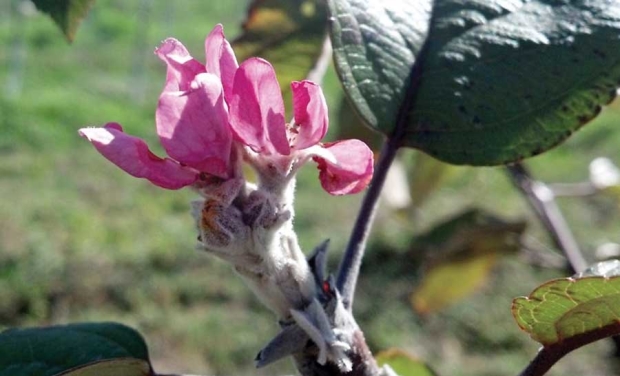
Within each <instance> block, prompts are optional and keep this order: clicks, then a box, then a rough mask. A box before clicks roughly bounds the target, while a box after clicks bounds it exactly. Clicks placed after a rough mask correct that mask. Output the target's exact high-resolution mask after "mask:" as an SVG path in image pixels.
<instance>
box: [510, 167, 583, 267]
mask: <svg viewBox="0 0 620 376" xmlns="http://www.w3.org/2000/svg"><path fill="white" fill-rule="evenodd" d="M507 169H508V174H509V176H510V178H511V179H512V182H513V183H514V185H515V186H516V187H517V188H518V189H519V191H520V192H521V193H522V194H523V195H524V196H525V198H526V199H527V201H528V203H529V204H530V206H531V207H532V209H534V212H535V213H536V215H537V216H538V218H539V219H540V221H541V222H542V224H543V226H545V228H546V229H547V231H548V232H549V235H550V236H551V239H552V240H553V242H554V243H555V245H556V246H557V247H558V248H559V249H560V250H561V251H562V253H563V254H564V255H565V256H566V259H567V260H568V263H569V265H568V269H569V271H570V273H571V274H574V273H578V272H581V271H583V270H584V269H586V268H587V266H588V264H587V262H586V260H585V258H584V257H583V253H582V252H581V250H580V249H579V245H578V244H577V241H576V240H575V237H574V236H573V233H572V232H571V230H570V228H569V227H568V224H567V223H566V220H565V219H564V216H563V215H562V212H561V211H560V208H559V207H558V205H557V203H556V201H555V195H554V193H553V191H552V190H551V189H550V188H549V187H548V186H547V185H546V184H545V183H543V182H540V181H536V180H534V179H533V178H532V176H531V175H530V173H529V171H527V169H526V168H525V166H524V165H523V164H521V163H515V164H513V165H510V166H507Z"/></svg>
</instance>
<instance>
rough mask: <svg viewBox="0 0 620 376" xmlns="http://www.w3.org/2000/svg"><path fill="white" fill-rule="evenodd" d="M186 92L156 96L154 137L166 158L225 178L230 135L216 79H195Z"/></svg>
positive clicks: (212, 77) (203, 75) (230, 140)
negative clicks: (164, 151) (155, 131)
mask: <svg viewBox="0 0 620 376" xmlns="http://www.w3.org/2000/svg"><path fill="white" fill-rule="evenodd" d="M192 86H193V88H192V89H190V91H188V92H181V91H175V92H168V91H164V92H163V93H162V95H161V96H160V97H159V103H158V105H157V111H156V112H155V122H156V124H157V134H158V135H159V137H160V140H161V143H162V145H163V146H164V148H165V149H166V152H167V153H168V155H169V156H171V157H172V158H174V159H176V160H177V161H179V162H181V163H183V164H186V165H188V166H190V167H193V168H195V169H197V170H199V171H204V172H208V173H210V174H212V175H216V176H219V177H222V178H226V177H228V165H229V163H228V159H229V157H230V149H231V145H232V134H231V131H230V126H229V125H228V111H227V109H226V103H225V101H224V95H223V92H222V84H221V82H220V80H219V78H218V77H217V76H215V75H213V74H210V73H202V74H200V75H198V76H197V77H196V80H195V81H194V82H193V84H192Z"/></svg>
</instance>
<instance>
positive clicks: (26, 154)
mask: <svg viewBox="0 0 620 376" xmlns="http://www.w3.org/2000/svg"><path fill="white" fill-rule="evenodd" d="M210 3H213V4H210ZM139 4H140V2H125V1H121V0H99V1H98V2H97V4H96V5H95V7H94V9H93V11H92V12H91V14H89V16H88V17H87V19H86V20H85V22H84V24H83V25H82V27H81V28H80V30H79V31H78V34H77V38H76V41H75V43H74V45H71V46H69V45H66V44H65V42H64V40H63V39H62V38H61V35H60V32H59V31H58V30H57V29H56V27H55V26H54V25H53V24H52V22H51V21H50V20H49V19H47V18H46V17H44V16H42V15H35V16H29V17H22V18H19V17H17V16H16V15H15V14H14V13H13V14H11V16H10V18H9V16H8V15H7V13H3V12H0V46H2V47H0V67H1V68H0V69H1V70H0V85H2V89H3V93H2V95H0V197H2V199H0V327H2V328H4V327H9V326H27V325H47V324H55V323H66V322H73V321H87V320H93V321H97V320H117V321H121V322H124V323H127V324H129V325H132V326H134V327H136V328H137V329H138V330H140V331H141V332H142V333H143V334H144V335H145V337H146V339H147V342H148V343H149V346H150V351H151V354H152V357H153V360H154V364H155V367H156V369H157V370H158V371H160V372H172V371H175V372H189V373H194V374H226V375H229V374H235V375H240V374H262V375H273V374H285V373H291V372H293V368H292V366H291V364H290V362H289V361H283V362H280V363H278V364H276V365H275V366H273V367H268V368H267V369H265V370H261V371H256V370H254V368H253V365H252V364H253V362H252V359H253V358H254V356H255V354H256V352H257V351H258V350H259V349H260V348H261V346H262V345H264V344H265V343H266V342H267V341H268V340H269V339H270V336H272V335H273V334H275V333H276V332H277V323H276V322H275V320H274V318H273V316H272V315H271V314H270V313H269V312H268V311H267V310H266V309H265V308H263V307H262V306H261V305H260V304H259V303H258V302H257V300H256V299H255V298H254V297H253V296H252V295H251V294H250V293H249V291H248V290H247V289H246V288H245V286H244V285H243V284H242V282H241V281H240V280H239V279H238V278H236V276H234V273H233V272H232V271H231V270H230V268H229V267H228V266H227V265H225V264H224V263H222V262H220V261H219V260H216V259H214V258H212V257H207V255H204V254H198V253H197V252H196V251H194V245H195V239H196V233H195V230H194V227H193V226H194V225H193V223H192V219H191V218H190V216H189V206H188V202H189V201H190V200H191V199H192V198H193V194H192V193H191V192H190V191H187V190H185V191H176V192H171V191H165V190H161V189H158V188H156V187H154V186H151V185H149V184H148V183H147V182H145V181H142V180H137V179H133V178H131V177H130V176H127V175H126V174H123V173H122V172H121V171H120V170H118V169H117V168H116V167H114V166H112V165H111V164H110V163H108V162H107V161H105V160H104V159H103V158H101V156H100V155H98V154H97V153H96V152H95V151H94V150H93V149H92V147H91V146H90V145H88V143H87V142H86V141H84V140H82V139H80V138H79V137H78V136H77V132H76V131H77V129H78V128H80V127H83V126H86V125H98V124H103V123H105V122H108V121H118V122H120V123H121V124H123V125H124V127H125V129H126V131H128V132H129V133H132V134H135V135H138V136H140V137H144V138H146V139H147V141H148V142H149V144H150V145H151V146H152V147H153V149H154V150H157V151H158V152H160V153H161V148H160V147H159V146H158V145H157V140H156V135H155V132H154V124H153V119H154V109H155V104H156V101H157V96H158V95H159V91H160V90H161V87H162V85H163V81H164V67H163V64H162V63H161V62H159V61H158V59H157V58H156V57H155V56H154V55H153V54H152V50H153V49H154V48H155V47H156V46H157V45H158V44H159V41H161V40H162V39H164V38H166V37H168V36H175V37H177V38H178V39H180V40H181V41H183V42H184V43H185V44H186V46H188V48H189V49H190V51H193V52H194V55H195V56H196V57H197V58H199V59H201V60H202V59H203V56H202V51H203V47H202V44H203V41H204V36H205V35H206V34H207V33H208V32H209V31H210V30H211V28H212V27H213V25H214V24H215V23H217V22H221V23H223V24H224V25H225V28H226V32H227V35H228V36H229V37H231V38H232V37H234V36H235V35H236V33H237V32H238V31H239V25H240V22H241V20H242V19H243V16H244V14H245V9H244V4H245V2H198V1H189V0H185V1H175V2H152V3H151V4H153V5H152V8H151V9H149V12H148V17H147V18H148V21H145V20H146V19H145V18H142V19H141V18H140V17H145V16H144V14H145V13H144V12H145V10H144V9H143V8H142V9H141V8H140V7H139ZM141 15H142V16H141ZM20 45H21V46H22V47H19V46H20ZM20 48H21V50H20ZM19 54H23V56H25V57H24V58H23V59H22V60H20V58H19ZM17 63H19V65H20V66H21V68H16V66H17V65H16V64H17ZM20 72H21V73H20ZM20 74H21V76H20ZM15 82H18V83H19V85H16V86H15V85H14V83H15ZM19 87H21V90H17V89H16V88H19ZM11 88H13V89H11ZM325 88H326V93H327V96H328V100H329V102H330V104H331V105H332V119H336V117H337V116H336V113H335V111H333V110H334V109H335V104H336V103H338V101H339V92H338V83H337V80H336V79H335V76H334V74H333V72H331V73H330V74H329V75H328V77H327V80H326V82H325ZM614 111H615V112H614ZM619 119H620V117H619V115H618V110H617V109H613V108H612V110H608V111H606V113H604V115H603V116H602V117H601V118H600V119H599V120H597V122H598V124H593V125H589V126H587V127H586V128H585V129H584V130H582V131H580V132H578V133H577V134H576V135H575V136H574V137H573V138H571V139H570V140H569V141H568V142H567V143H565V144H564V145H562V146H560V147H558V148H557V149H555V150H553V151H551V152H549V153H547V154H545V155H543V156H540V157H536V158H533V159H532V160H531V162H530V164H531V167H532V170H533V171H534V172H535V174H536V176H537V177H539V178H541V179H544V180H548V181H562V182H566V181H580V180H583V179H585V178H586V177H587V165H588V163H589V161H590V160H591V159H593V158H595V157H597V156H607V157H609V158H611V159H612V160H615V161H616V162H617V163H620V157H619V156H618V145H620V131H619V130H618V127H617V122H618V121H619ZM332 127H333V129H334V130H335V129H337V128H338V124H336V123H335V122H332ZM316 175H317V172H316V170H315V169H314V168H312V167H306V168H305V169H304V171H303V172H302V174H301V176H300V178H299V183H298V196H297V197H298V198H297V201H296V210H297V216H296V228H297V230H298V231H299V237H300V241H301V243H302V246H303V248H304V249H306V250H310V249H312V247H313V246H315V245H316V244H318V243H319V242H321V241H322V240H323V239H325V238H331V239H332V243H331V244H332V253H333V254H332V262H333V264H334V267H335V265H336V262H337V259H338V256H339V254H340V251H341V250H342V249H343V247H344V246H345V244H346V239H347V237H348V233H349V231H350V228H351V226H352V223H353V221H354V216H355V214H356V211H357V207H358V204H359V200H360V198H361V197H359V196H358V197H346V198H334V197H330V196H328V195H327V194H326V193H324V192H323V191H322V190H321V189H320V187H319V183H318V179H317V178H316ZM317 203H319V204H317ZM560 204H561V205H562V209H564V210H565V212H566V215H567V219H568V221H569V222H570V223H571V225H572V227H573V229H574V230H575V233H576V235H577V237H578V239H579V240H580V242H581V243H582V245H583V246H584V249H585V250H586V251H587V257H588V259H589V260H590V261H594V256H593V250H594V248H595V247H596V246H597V245H599V244H601V243H602V242H605V241H618V240H619V239H618V235H617V229H618V227H619V225H620V217H619V216H618V201H617V200H616V199H614V198H613V197H597V198H589V199H562V200H561V202H560ZM472 206H479V207H483V208H486V209H488V210H491V211H493V212H495V213H497V214H500V215H504V216H507V217H509V218H519V217H524V216H525V217H527V218H528V219H529V220H530V221H531V223H532V224H531V226H530V227H529V229H528V234H529V236H531V237H534V238H536V239H538V240H540V241H541V242H542V243H543V244H546V246H547V247H549V245H548V244H549V243H548V240H547V238H546V235H545V233H544V232H543V231H542V230H541V229H540V227H539V226H538V225H537V224H536V221H535V219H534V218H533V216H532V214H531V213H530V212H529V211H528V209H527V206H526V205H525V203H524V201H523V199H522V198H521V197H520V196H519V195H518V194H517V193H516V192H515V191H514V190H513V189H512V187H511V186H510V184H509V182H508V179H507V178H506V177H505V176H504V173H503V171H502V170H501V169H499V168H478V169H474V168H470V167H461V168H458V169H457V171H456V173H455V174H453V176H452V177H451V178H450V179H449V180H448V181H447V182H446V183H445V184H444V185H442V186H441V187H440V188H438V189H437V190H436V192H434V194H433V195H432V196H430V198H429V199H427V200H426V202H425V203H424V205H423V206H422V207H421V208H420V209H419V210H418V211H417V212H416V220H415V222H403V221H402V220H401V219H398V218H396V217H395V216H393V215H392V214H390V213H389V212H387V211H385V210H383V211H382V212H381V213H380V214H379V222H378V224H377V227H376V229H375V231H374V232H373V240H372V242H371V247H370V249H369V257H370V261H371V262H369V263H367V264H366V266H365V268H364V271H363V274H362V277H361V281H360V289H359V292H358V294H357V300H356V314H357V317H358V318H359V321H360V325H361V326H362V328H363V329H364V330H365V331H366V336H367V339H368V341H369V343H370V345H371V347H372V349H373V350H374V351H378V350H381V349H384V348H387V347H390V346H398V347H401V348H404V349H407V350H409V351H411V352H413V353H415V354H417V355H418V356H419V357H422V358H425V359H427V360H429V361H430V362H431V364H433V366H434V368H435V369H437V370H438V371H439V372H440V374H442V375H457V376H458V375H463V376H465V375H512V374H517V373H518V371H519V370H520V369H521V368H522V367H523V366H524V365H525V364H526V362H527V361H528V359H529V358H530V357H531V356H533V355H534V353H535V352H536V348H537V344H536V343H534V342H533V341H531V340H529V338H528V337H527V335H525V334H523V333H520V332H519V330H518V328H517V326H516V324H514V322H513V320H512V318H511V317H510V313H509V309H510V301H511V298H512V297H514V296H517V295H524V294H528V293H529V292H530V291H531V290H532V289H533V288H534V287H535V286H536V285H537V284H538V283H540V282H542V281H544V280H546V279H549V278H552V277H558V276H561V273H560V272H558V271H553V270H539V269H534V268H532V267H530V266H528V265H524V263H523V262H522V261H521V260H519V259H518V258H517V257H507V258H505V259H503V260H502V261H501V262H500V264H499V265H498V267H497V268H496V269H495V270H494V272H493V276H492V278H491V279H490V281H489V283H488V284H487V285H486V286H485V287H484V288H483V289H482V290H481V291H479V292H478V293H476V294H475V295H474V296H472V297H471V299H468V300H467V301H462V302H459V303H457V304H455V305H453V306H451V307H450V308H448V309H447V310H445V311H443V312H440V313H438V314H436V315H432V316H429V317H426V318H424V319H422V318H420V317H416V316H415V315H414V314H413V312H412V311H411V309H410V308H409V305H408V294H409V293H410V291H411V290H412V289H413V287H414V284H415V282H416V275H417V273H416V265H415V263H413V262H411V263H410V264H407V263H404V264H402V263H401V264H397V263H396V262H394V261H393V260H400V259H399V255H402V254H403V253H404V252H405V251H406V246H407V244H409V242H410V239H411V237H412V236H413V235H414V234H418V233H421V232H423V231H425V230H426V229H429V228H431V227H432V226H433V225H434V224H435V223H437V222H439V221H441V220H442V219H444V218H446V217H448V216H450V215H453V214H455V213H458V212H460V211H462V210H464V209H466V208H468V207H472ZM390 260H392V262H390ZM408 268H409V269H408ZM402 270H405V271H407V270H409V271H410V273H406V272H405V273H403V272H402ZM607 355H608V349H607V344H606V343H605V342H602V343H600V344H597V345H595V346H591V347H589V348H586V349H583V350H580V352H579V353H578V354H576V355H574V356H572V357H569V358H567V359H565V360H564V361H562V363H560V364H559V365H558V366H557V367H556V369H554V371H553V372H552V373H551V374H555V375H561V374H564V373H569V374H584V375H585V374H591V375H606V374H614V370H613V364H611V363H609V362H605V361H603V360H604V359H605V358H606V356H607Z"/></svg>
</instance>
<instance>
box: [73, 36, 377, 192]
mask: <svg viewBox="0 0 620 376" xmlns="http://www.w3.org/2000/svg"><path fill="white" fill-rule="evenodd" d="M205 52H206V57H207V58H206V64H204V65H203V64H201V63H200V62H198V61H197V60H195V59H194V58H193V57H192V56H191V55H190V54H189V52H188V51H187V49H186V48H185V47H184V46H183V44H181V42H179V41H177V40H176V39H172V38H169V39H166V40H165V41H164V42H163V43H162V44H161V46H160V47H159V48H158V49H157V50H156V51H155V53H156V54H157V56H159V58H160V59H161V60H162V61H164V62H165V63H166V65H167V68H168V69H167V73H166V84H165V86H164V90H163V92H162V93H161V95H160V97H159V102H158V105H157V110H156V113H155V123H156V126H157V134H158V136H159V139H160V142H161V144H162V145H163V147H164V149H165V150H166V152H167V154H168V156H169V157H170V158H159V157H157V156H155V155H154V154H153V153H151V151H150V150H149V149H148V146H147V145H146V143H145V142H144V141H142V140H140V139H139V138H136V137H133V136H129V135H126V134H125V133H123V130H122V128H121V126H120V125H119V124H116V123H108V124H106V125H105V126H104V127H102V128H83V129H81V130H80V135H82V136H83V137H85V138H87V139H88V140H89V141H90V142H91V143H93V145H94V146H95V147H96V148H97V150H98V151H99V152H100V153H101V154H102V155H103V156H105V157H106V158H107V159H109V160H110V161H112V162H113V163H114V164H116V165H117V166H118V167H120V168H121V169H123V170H125V171H126V172H128V173H129V174H131V175H133V176H136V177H140V178H145V179H148V180H149V181H151V182H152V183H153V184H156V185H158V186H160V187H163V188H168V189H178V188H182V187H184V186H188V185H192V184H194V183H195V182H196V181H197V180H198V179H199V178H202V177H203V176H204V175H205V174H206V175H211V176H216V177H219V178H222V179H228V178H232V177H233V176H235V175H236V171H234V169H235V168H236V165H235V163H231V153H234V152H235V147H234V144H233V143H234V142H240V143H241V144H243V145H245V147H247V148H249V149H251V150H252V151H253V152H254V153H255V154H256V155H255V156H254V157H252V158H249V159H248V160H249V162H250V163H252V162H256V161H259V162H257V163H263V162H264V161H267V162H269V161H271V160H278V161H285V162H287V163H293V162H295V163H298V164H303V162H305V161H306V160H308V159H314V160H315V161H316V162H317V164H318V168H319V170H320V174H319V179H320V180H321V185H322V186H323V188H324V189H325V190H326V191H327V192H329V193H331V194H334V195H342V194H349V193H356V192H359V191H361V190H362V189H364V188H365V187H366V185H367V184H368V182H369V181H370V178H371V177H372V173H373V157H372V152H371V151H370V149H369V148H368V146H366V145H365V144H364V143H363V142H361V141H358V140H345V141H338V142H335V143H330V144H325V145H323V144H321V143H320V141H321V139H322V138H323V137H324V136H325V133H326V132H327V128H328V114H327V105H326V103H325V98H324V96H323V92H322V91H321V88H320V87H319V86H318V85H316V84H314V83H312V82H310V81H301V82H293V83H292V84H291V87H292V91H293V105H294V114H293V115H294V121H293V122H292V123H291V124H288V125H287V124H286V118H285V114H284V103H283V100H282V94H281V91H280V86H279V84H278V81H277V80H276V75H275V71H274V69H273V67H272V66H271V64H269V63H268V62H266V61H265V60H262V59H259V58H251V59H248V60H247V61H245V62H244V63H243V64H241V66H239V65H238V64H237V60H236V58H235V55H234V52H233V50H232V48H231V46H230V44H229V43H228V41H227V40H226V39H225V37H224V33H223V29H222V26H221V25H217V26H216V27H215V28H214V29H213V31H212V32H211V33H210V34H209V35H208V36H207V38H206V41H205ZM233 138H234V140H233ZM246 153H249V151H246ZM260 161H262V162H260ZM299 162H301V163H299ZM289 172H290V171H289ZM291 173H292V174H294V173H295V171H293V172H291Z"/></svg>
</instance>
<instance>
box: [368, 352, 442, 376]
mask: <svg viewBox="0 0 620 376" xmlns="http://www.w3.org/2000/svg"><path fill="white" fill-rule="evenodd" d="M376 359H377V363H378V364H379V366H383V365H384V364H387V365H389V366H390V368H392V370H393V371H394V372H396V374H398V376H436V375H437V374H436V373H435V372H433V370H432V369H430V368H429V367H428V366H427V365H426V364H424V362H421V361H419V360H418V359H416V358H415V357H413V356H411V355H409V354H407V353H406V352H404V351H402V350H399V349H388V350H385V351H381V352H380V353H379V354H377V356H376Z"/></svg>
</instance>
